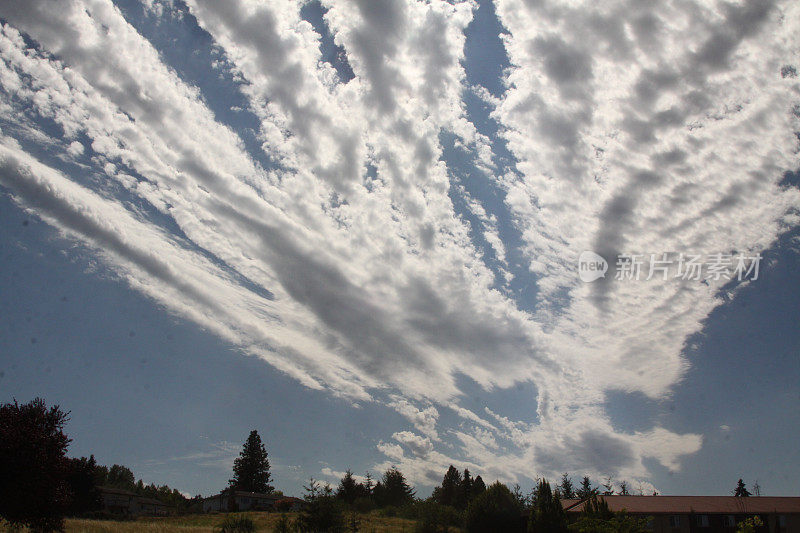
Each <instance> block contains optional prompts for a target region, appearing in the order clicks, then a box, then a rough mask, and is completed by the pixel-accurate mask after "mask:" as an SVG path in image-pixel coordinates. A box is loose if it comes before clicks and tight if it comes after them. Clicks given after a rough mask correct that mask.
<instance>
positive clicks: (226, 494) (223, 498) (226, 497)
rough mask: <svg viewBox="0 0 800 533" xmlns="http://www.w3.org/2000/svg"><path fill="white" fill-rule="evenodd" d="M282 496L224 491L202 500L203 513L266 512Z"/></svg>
mask: <svg viewBox="0 0 800 533" xmlns="http://www.w3.org/2000/svg"><path fill="white" fill-rule="evenodd" d="M281 498H283V496H275V495H273V494H263V493H260V492H246V491H243V490H235V491H230V490H224V491H222V492H221V493H219V494H217V495H214V496H211V497H209V498H204V499H203V512H204V513H210V512H212V511H218V512H227V511H268V510H270V509H272V508H273V507H274V506H275V502H276V501H278V500H280V499H281Z"/></svg>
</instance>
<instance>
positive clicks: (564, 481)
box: [558, 472, 575, 498]
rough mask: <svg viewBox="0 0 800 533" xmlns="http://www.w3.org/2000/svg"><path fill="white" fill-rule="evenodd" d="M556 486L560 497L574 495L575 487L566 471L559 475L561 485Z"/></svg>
mask: <svg viewBox="0 0 800 533" xmlns="http://www.w3.org/2000/svg"><path fill="white" fill-rule="evenodd" d="M558 488H559V489H560V491H561V497H562V498H574V497H575V488H574V487H573V486H572V479H570V477H569V474H568V473H567V472H564V475H562V476H561V485H559V487H558Z"/></svg>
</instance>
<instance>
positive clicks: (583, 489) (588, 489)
mask: <svg viewBox="0 0 800 533" xmlns="http://www.w3.org/2000/svg"><path fill="white" fill-rule="evenodd" d="M598 492H599V491H598V490H597V489H596V488H594V487H592V482H591V480H590V479H589V476H583V480H582V481H581V486H580V488H578V490H577V491H576V492H575V495H576V496H577V497H578V498H580V499H581V500H585V499H586V498H591V497H592V496H594V495H596V494H597V493H598Z"/></svg>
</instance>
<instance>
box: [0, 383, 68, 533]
mask: <svg viewBox="0 0 800 533" xmlns="http://www.w3.org/2000/svg"><path fill="white" fill-rule="evenodd" d="M67 420H69V414H68V413H65V412H64V411H62V410H61V409H59V407H58V406H57V405H55V406H52V407H50V408H49V409H48V408H47V406H46V405H45V402H44V400H42V399H41V398H36V399H35V400H33V401H31V402H30V403H27V404H24V405H19V404H18V403H17V401H16V400H14V403H6V404H3V405H0V518H3V519H5V520H7V521H8V522H9V523H10V525H11V526H12V527H14V526H28V527H29V528H30V529H31V530H33V531H52V530H54V529H57V530H63V528H64V513H65V511H66V507H67V504H68V498H69V488H68V484H67V473H68V462H67V457H66V452H67V447H68V446H69V442H70V439H69V437H67V435H66V434H65V433H64V424H66V422H67Z"/></svg>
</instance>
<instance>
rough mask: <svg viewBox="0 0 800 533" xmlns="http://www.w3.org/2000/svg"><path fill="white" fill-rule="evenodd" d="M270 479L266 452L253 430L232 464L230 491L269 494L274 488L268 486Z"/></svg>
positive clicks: (256, 432)
mask: <svg viewBox="0 0 800 533" xmlns="http://www.w3.org/2000/svg"><path fill="white" fill-rule="evenodd" d="M270 481H272V478H271V476H270V473H269V460H268V459H267V450H266V449H265V448H264V444H262V442H261V437H259V436H258V431H256V430H253V431H251V432H250V436H249V437H247V441H246V442H245V443H244V446H243V447H242V451H241V452H240V453H239V457H237V458H236V460H235V461H234V462H233V479H231V480H230V488H231V489H232V490H244V491H247V492H264V493H270V492H272V491H273V490H275V488H274V487H273V486H272V485H270V484H269V483H270Z"/></svg>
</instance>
